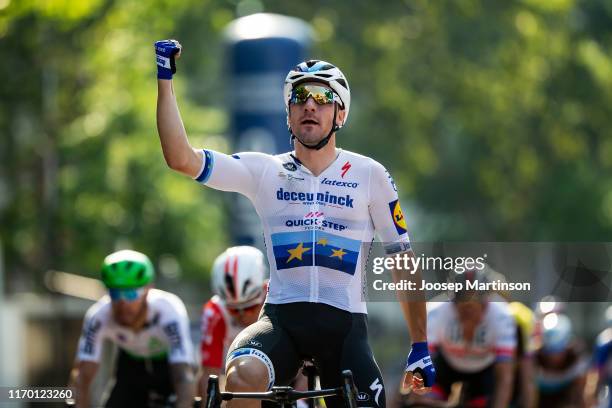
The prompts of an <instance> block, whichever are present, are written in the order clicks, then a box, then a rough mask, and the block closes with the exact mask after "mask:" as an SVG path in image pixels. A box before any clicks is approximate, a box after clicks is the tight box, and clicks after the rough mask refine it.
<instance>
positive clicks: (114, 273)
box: [102, 249, 155, 289]
mask: <svg viewBox="0 0 612 408" xmlns="http://www.w3.org/2000/svg"><path fill="white" fill-rule="evenodd" d="M154 276H155V271H154V269H153V264H152V263H151V260H150V259H149V257H148V256H146V255H145V254H143V253H140V252H136V251H131V250H129V249H124V250H122V251H117V252H113V253H112V254H110V255H109V256H107V257H106V258H105V259H104V263H103V264H102V282H104V285H106V287H107V288H109V289H130V288H139V287H142V286H146V285H148V284H149V283H151V282H152V281H153V278H154Z"/></svg>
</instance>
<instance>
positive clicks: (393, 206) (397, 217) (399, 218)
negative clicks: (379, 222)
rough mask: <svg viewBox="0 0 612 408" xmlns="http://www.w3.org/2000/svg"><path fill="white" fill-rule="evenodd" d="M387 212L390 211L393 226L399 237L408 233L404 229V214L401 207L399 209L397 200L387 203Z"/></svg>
mask: <svg viewBox="0 0 612 408" xmlns="http://www.w3.org/2000/svg"><path fill="white" fill-rule="evenodd" d="M389 211H391V217H392V218H393V224H394V225H395V229H396V230H397V233H398V234H399V235H402V234H405V233H406V232H408V228H407V227H406V219H405V218H404V213H402V207H400V203H399V199H398V200H393V201H391V202H390V203H389Z"/></svg>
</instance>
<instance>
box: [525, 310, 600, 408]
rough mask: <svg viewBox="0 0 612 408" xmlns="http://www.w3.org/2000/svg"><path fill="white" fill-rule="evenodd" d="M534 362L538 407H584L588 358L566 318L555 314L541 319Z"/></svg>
mask: <svg viewBox="0 0 612 408" xmlns="http://www.w3.org/2000/svg"><path fill="white" fill-rule="evenodd" d="M535 361H536V373H537V374H536V379H537V386H538V406H539V407H542V408H545V407H568V408H569V407H574V408H575V407H585V406H586V401H585V384H586V376H587V371H588V367H589V359H588V357H587V355H586V354H585V352H584V349H583V348H582V347H581V345H580V343H579V342H578V341H575V340H574V338H573V331H572V323H571V321H570V319H569V317H567V316H566V315H564V314H558V313H548V314H546V315H545V316H544V318H543V319H542V333H541V344H540V346H539V349H538V350H537V352H536V355H535Z"/></svg>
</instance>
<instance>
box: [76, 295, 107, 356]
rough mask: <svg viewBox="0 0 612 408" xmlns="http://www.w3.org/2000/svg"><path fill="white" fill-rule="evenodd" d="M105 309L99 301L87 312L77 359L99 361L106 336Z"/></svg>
mask: <svg viewBox="0 0 612 408" xmlns="http://www.w3.org/2000/svg"><path fill="white" fill-rule="evenodd" d="M104 313H105V309H104V308H103V306H100V304H99V303H96V304H94V305H92V306H91V307H90V308H89V310H87V313H86V314H85V320H84V321H83V331H82V332H81V337H80V338H79V346H78V347H79V348H78V351H77V359H78V360H79V361H92V362H95V363H97V362H99V361H100V357H101V354H102V345H103V341H104V338H105V328H104V325H105V322H106V319H105V316H104Z"/></svg>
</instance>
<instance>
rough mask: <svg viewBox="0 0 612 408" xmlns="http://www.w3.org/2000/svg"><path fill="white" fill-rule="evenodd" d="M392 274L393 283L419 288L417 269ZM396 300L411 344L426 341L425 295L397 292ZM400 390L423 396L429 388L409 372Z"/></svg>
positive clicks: (409, 253)
mask: <svg viewBox="0 0 612 408" xmlns="http://www.w3.org/2000/svg"><path fill="white" fill-rule="evenodd" d="M407 254H408V256H409V257H414V253H413V252H412V250H410V251H409V252H407ZM392 274H393V280H394V281H395V282H399V281H401V280H407V281H410V282H413V283H414V284H415V287H416V288H420V287H421V281H422V274H421V271H420V270H419V269H417V270H416V271H414V273H411V271H410V270H398V269H395V268H394V269H393V270H392ZM397 298H398V301H399V303H400V307H401V309H402V313H403V314H404V319H405V320H406V324H407V326H408V331H409V332H410V338H411V340H412V342H413V343H417V342H425V341H427V303H426V302H425V294H424V293H423V292H422V291H420V290H408V291H405V292H397ZM401 388H402V390H404V391H403V392H405V391H406V390H408V389H412V390H413V391H414V392H415V393H417V394H425V393H427V392H428V391H429V387H424V382H423V380H422V379H421V378H420V376H419V375H417V376H413V375H412V373H411V372H406V373H404V378H403V380H402V383H401Z"/></svg>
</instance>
